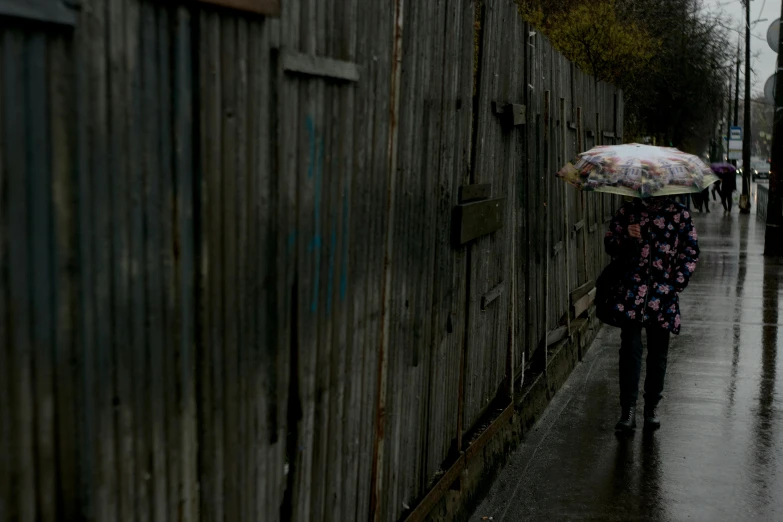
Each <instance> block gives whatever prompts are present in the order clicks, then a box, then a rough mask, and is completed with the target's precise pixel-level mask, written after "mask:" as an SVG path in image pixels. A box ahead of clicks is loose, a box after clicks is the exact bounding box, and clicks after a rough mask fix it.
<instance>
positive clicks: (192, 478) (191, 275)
mask: <svg viewBox="0 0 783 522" xmlns="http://www.w3.org/2000/svg"><path fill="white" fill-rule="evenodd" d="M175 17H176V19H175V25H174V27H175V28H176V29H175V32H174V34H173V46H172V47H173V57H174V58H173V59H174V67H173V80H172V81H173V92H174V93H175V96H174V97H173V106H172V110H173V115H174V117H173V125H174V128H173V130H174V136H173V138H174V147H173V151H174V179H175V185H176V194H175V197H176V204H175V209H176V215H175V216H173V219H176V223H177V224H176V232H177V236H176V239H175V241H176V243H175V244H176V245H177V246H178V249H176V250H175V253H177V254H178V256H177V257H178V259H179V263H178V266H176V273H177V286H176V288H175V290H176V292H177V294H176V296H175V300H174V309H173V310H172V312H173V313H175V314H176V315H177V319H176V325H177V327H178V330H179V336H178V339H177V348H178V350H179V352H178V354H179V357H178V358H176V359H175V362H176V366H175V367H174V368H173V369H172V370H173V373H174V374H175V375H176V378H175V382H176V383H177V398H178V399H179V400H178V401H177V402H175V403H174V404H177V406H178V410H177V412H176V413H175V417H176V418H178V419H179V426H178V427H179V431H178V432H177V433H174V434H173V435H172V440H173V442H172V444H178V445H179V451H180V461H179V462H177V463H175V464H176V465H177V468H178V469H179V480H178V481H177V482H176V483H175V484H174V487H175V488H176V496H177V498H178V502H177V509H178V516H181V518H182V519H183V520H185V521H195V520H198V518H199V517H198V515H199V512H198V484H199V477H198V466H197V448H198V435H199V429H198V428H199V427H198V425H197V411H196V405H197V397H196V385H197V382H196V371H195V370H196V362H197V359H196V337H197V334H198V333H197V332H196V322H195V320H194V319H195V314H196V313H197V310H196V303H197V299H196V295H197V294H196V292H197V289H196V270H197V267H196V260H197V252H196V248H197V245H196V244H195V238H196V234H195V230H196V229H195V224H196V219H197V217H196V216H195V215H194V197H195V190H196V188H197V183H198V182H199V179H198V177H197V175H196V173H195V169H194V167H195V165H194V157H195V150H194V136H195V133H194V131H193V126H194V123H195V122H194V114H193V106H194V105H193V104H194V86H195V84H196V82H198V81H199V78H198V77H195V76H194V70H193V61H192V55H193V52H194V51H195V49H194V48H193V47H192V36H193V26H192V24H193V22H194V20H193V18H192V17H191V13H190V11H189V10H188V9H186V8H182V7H180V8H177V9H176V11H175ZM172 247H174V245H172Z"/></svg>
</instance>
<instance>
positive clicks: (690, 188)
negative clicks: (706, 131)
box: [557, 143, 718, 198]
mask: <svg viewBox="0 0 783 522" xmlns="http://www.w3.org/2000/svg"><path fill="white" fill-rule="evenodd" d="M557 176H558V177H559V178H562V179H564V180H566V181H567V182H569V183H571V184H572V185H574V186H576V187H578V188H580V189H582V190H585V191H596V192H609V193H612V194H621V195H623V196H631V197H636V198H648V197H653V196H671V195H674V194H696V193H699V192H701V191H703V190H704V189H706V188H707V187H709V186H710V185H712V184H713V183H715V182H716V181H718V177H717V176H716V175H715V174H714V173H713V172H712V171H711V170H710V168H709V167H708V166H707V165H705V164H704V162H703V161H701V160H700V159H699V158H697V157H696V156H694V155H692V154H686V153H685V152H682V151H680V150H677V149H674V148H669V147H654V146H652V145H639V144H637V143H630V144H627V145H608V146H601V147H594V148H592V149H590V150H588V151H587V152H583V153H581V154H580V155H579V157H578V158H577V159H576V161H574V162H572V163H568V164H567V165H566V166H565V167H563V168H562V169H560V172H558V173H557Z"/></svg>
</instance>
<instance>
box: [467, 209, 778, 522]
mask: <svg viewBox="0 0 783 522" xmlns="http://www.w3.org/2000/svg"><path fill="white" fill-rule="evenodd" d="M695 221H696V225H697V228H698V230H699V235H700V244H701V248H702V258H701V259H702V261H701V263H700V265H699V269H698V270H697V273H696V275H695V277H694V280H693V282H692V284H691V286H690V287H689V288H688V289H687V290H686V292H685V293H684V294H683V296H682V315H683V329H682V335H680V336H679V337H677V338H674V341H673V343H672V347H671V350H670V352H669V370H668V373H667V376H666V379H667V380H666V389H665V391H664V394H665V398H664V400H663V401H662V402H661V405H660V408H659V410H660V415H661V421H662V424H663V426H662V428H661V430H660V431H659V432H657V433H655V434H654V435H648V434H644V433H642V431H641V430H639V431H637V433H636V435H635V436H634V437H632V438H630V439H618V438H616V437H615V435H614V431H613V426H614V423H615V422H616V420H617V417H618V415H619V411H620V409H619V399H618V386H617V350H618V349H619V344H620V340H619V337H620V336H619V331H618V330H617V329H613V328H605V329H604V330H603V331H602V333H601V334H600V336H599V338H598V340H597V341H596V343H595V344H594V345H593V347H592V349H591V350H590V352H589V353H588V355H587V356H586V357H585V359H584V361H583V362H582V364H581V365H579V366H578V367H577V369H576V370H575V371H574V373H573V374H572V376H571V378H570V379H569V381H568V383H567V384H566V386H565V387H564V388H563V390H562V391H561V392H560V393H558V395H557V396H556V397H555V399H554V400H553V401H552V404H551V405H550V407H549V408H548V410H547V413H546V414H545V415H544V416H543V417H542V419H541V420H540V421H539V423H538V424H537V426H536V427H535V428H534V430H533V431H532V432H531V433H530V434H529V435H528V437H527V438H526V440H525V443H524V444H523V446H522V447H521V448H520V449H519V450H518V451H517V452H516V454H514V456H513V457H512V459H511V461H510V462H509V464H508V466H507V467H506V468H505V469H504V470H503V471H502V472H501V474H500V476H499V478H498V480H497V481H496V483H495V484H494V485H493V486H492V490H491V492H490V494H489V495H488V497H487V498H486V499H485V501H484V503H483V504H482V505H481V506H480V507H479V508H478V509H477V510H476V512H475V513H474V515H473V518H472V519H471V520H476V521H478V520H481V518H482V517H483V516H491V517H493V520H495V521H499V520H508V521H520V520H765V521H766V520H783V426H781V417H782V416H783V409H782V408H781V404H783V383H780V382H778V381H779V380H780V379H781V378H782V377H783V357H779V356H778V346H780V344H781V333H782V330H781V328H779V326H780V325H781V324H783V323H781V320H782V319H783V318H781V314H780V313H779V307H780V298H781V292H783V285H781V277H782V276H783V263H782V262H781V260H776V259H767V258H764V257H763V256H762V250H763V241H764V227H763V225H762V224H761V223H758V222H757V221H756V218H755V216H753V215H751V216H750V217H748V216H738V215H737V213H736V211H735V213H734V214H732V215H731V216H724V215H723V214H722V212H717V211H716V212H713V213H712V214H698V213H697V214H696V215H695ZM643 381H644V378H643V377H642V382H643ZM640 402H641V398H640ZM640 406H641V404H640ZM638 420H640V421H641V416H640V417H639V418H638Z"/></svg>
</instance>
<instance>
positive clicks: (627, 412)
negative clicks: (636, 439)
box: [614, 406, 636, 432]
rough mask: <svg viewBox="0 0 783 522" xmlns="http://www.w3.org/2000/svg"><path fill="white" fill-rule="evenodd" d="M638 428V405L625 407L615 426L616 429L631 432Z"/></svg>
mask: <svg viewBox="0 0 783 522" xmlns="http://www.w3.org/2000/svg"><path fill="white" fill-rule="evenodd" d="M635 429H636V407H635V406H630V407H628V408H623V411H622V413H621V414H620V420H619V421H617V424H615V426H614V430H615V431H622V432H631V431H633V430H635Z"/></svg>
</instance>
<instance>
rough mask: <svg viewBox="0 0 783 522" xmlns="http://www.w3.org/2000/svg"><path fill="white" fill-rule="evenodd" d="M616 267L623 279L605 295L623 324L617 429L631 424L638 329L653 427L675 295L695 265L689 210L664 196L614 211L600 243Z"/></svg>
mask: <svg viewBox="0 0 783 522" xmlns="http://www.w3.org/2000/svg"><path fill="white" fill-rule="evenodd" d="M604 244H605V248H606V252H607V253H608V254H609V255H610V256H612V258H614V259H615V260H620V261H622V262H621V263H619V264H618V266H622V267H624V269H623V270H620V271H618V277H620V278H621V281H620V284H619V285H616V287H614V288H615V289H614V290H613V292H614V294H613V295H611V296H609V304H610V306H611V311H610V313H611V314H612V316H613V323H615V324H617V325H619V326H620V328H621V329H622V333H621V345H620V367H619V370H620V405H621V410H622V411H621V414H620V420H619V421H618V422H617V425H616V426H615V430H616V431H618V432H632V431H633V430H634V429H635V428H636V402H637V399H638V395H639V379H640V376H641V367H642V352H643V347H642V331H643V330H644V331H646V334H647V376H646V378H645V381H644V427H645V429H648V430H654V429H658V428H659V427H660V425H661V424H660V420H659V418H658V414H657V409H656V408H657V406H658V403H659V402H660V400H661V398H662V397H663V386H664V379H665V377H666V364H667V357H668V352H669V340H670V334H675V335H677V334H679V332H680V306H679V294H680V293H681V292H682V291H683V290H685V287H686V286H687V285H688V281H689V280H690V278H691V276H692V275H693V272H694V270H695V269H696V263H697V262H698V258H699V244H698V237H697V233H696V229H695V227H694V225H693V222H692V220H691V216H690V212H689V211H688V209H686V208H685V206H683V205H681V204H679V203H677V202H676V201H674V200H673V199H668V198H650V199H635V200H633V201H632V202H629V203H626V204H625V205H623V206H622V207H621V208H620V210H619V211H618V212H617V214H616V215H615V217H614V219H613V220H612V222H611V224H610V225H609V230H608V231H607V233H606V237H605V240H604Z"/></svg>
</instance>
